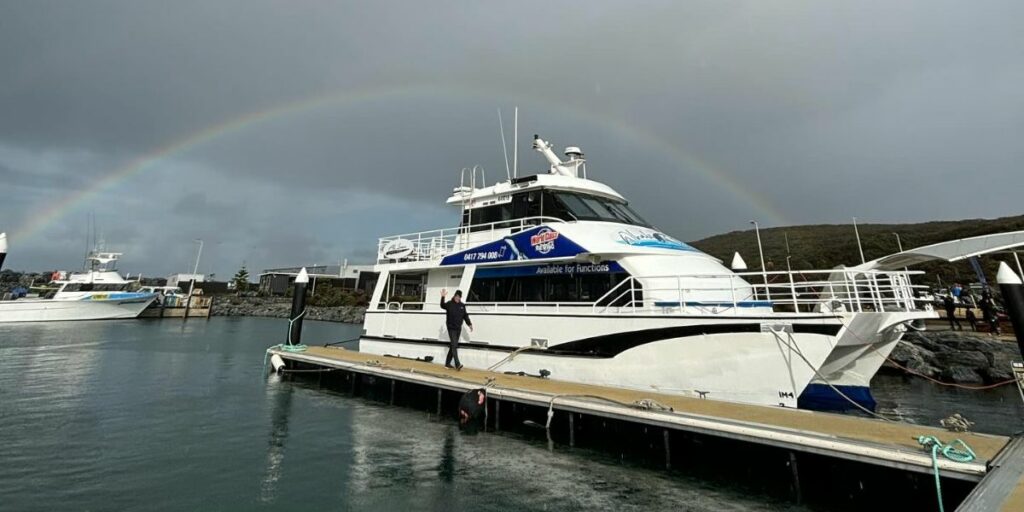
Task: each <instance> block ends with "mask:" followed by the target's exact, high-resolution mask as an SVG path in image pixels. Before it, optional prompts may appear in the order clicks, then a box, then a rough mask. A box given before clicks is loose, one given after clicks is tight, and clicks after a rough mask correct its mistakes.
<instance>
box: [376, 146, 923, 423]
mask: <svg viewBox="0 0 1024 512" xmlns="http://www.w3.org/2000/svg"><path fill="white" fill-rule="evenodd" d="M534 149H536V150H537V151H538V152H540V153H541V154H542V155H544V157H545V158H546V160H547V161H548V163H549V164H550V167H549V169H548V171H547V172H546V173H538V174H535V175H530V176H523V177H518V176H509V179H508V180H507V181H502V182H499V183H496V184H494V185H491V186H486V184H484V183H478V182H477V180H478V176H477V173H476V172H475V171H474V172H472V173H471V175H470V176H469V177H468V181H467V176H466V173H465V172H464V173H463V179H462V182H461V183H460V184H459V187H457V188H456V189H455V190H454V193H453V195H452V196H451V197H450V198H449V199H448V201H447V202H448V204H450V205H455V206H458V207H460V209H461V214H462V221H461V223H460V224H459V226H458V227H456V228H450V229H441V230H435V231H429V232H421V233H412V234H406V235H399V236H391V237H385V238H381V239H380V240H379V242H378V250H377V253H378V260H377V266H376V270H377V271H379V272H380V278H379V281H378V283H377V286H376V289H375V290H374V293H373V296H372V298H371V301H370V308H369V310H368V311H367V314H366V321H365V334H364V335H363V337H362V338H361V340H360V349H361V350H363V351H366V352H370V353H375V354H382V355H383V354H387V355H396V356H401V357H411V358H420V359H423V358H428V357H429V358H433V360H436V361H440V360H442V359H443V358H444V356H445V353H446V351H447V346H448V341H447V340H448V333H447V331H446V328H445V326H444V316H443V315H444V311H443V310H442V308H441V306H440V296H441V292H442V290H446V289H447V290H454V289H460V290H462V291H463V292H464V293H465V295H466V305H467V311H468V313H469V314H470V315H471V317H472V318H473V325H474V329H473V331H472V332H469V331H468V330H463V331H462V332H461V337H462V339H461V341H462V343H461V345H460V349H459V352H460V356H461V359H462V361H463V362H464V363H465V365H466V366H468V367H474V368H486V369H492V370H496V371H508V372H514V373H523V374H528V375H537V376H544V377H550V378H552V379H560V380H567V381H575V382H583V383H590V384H599V385H606V386H617V387H624V388H631V389H644V390H652V391H658V392H664V393H674V394H681V395H688V396H694V397H699V398H706V399H717V400H729V401H737V402H746V403H755V404H764V405H779V406H785V407H796V406H797V405H798V403H799V400H800V398H801V395H803V394H804V393H805V392H806V391H807V390H808V389H809V387H810V389H811V390H816V389H817V387H816V386H811V384H812V381H813V383H814V384H821V385H824V386H826V387H827V389H828V391H829V393H819V394H820V395H821V396H818V395H819V394H815V396H814V397H813V398H815V400H809V401H808V400H806V399H805V400H804V402H805V403H806V404H807V406H809V407H815V408H819V407H821V408H828V407H827V406H828V404H827V403H825V402H828V401H829V400H842V401H851V402H855V403H858V404H859V405H867V406H872V405H873V400H872V399H871V397H870V391H869V389H868V385H869V382H870V379H871V377H872V376H873V375H874V373H875V372H876V371H877V369H878V366H879V365H880V364H881V361H883V360H884V357H885V356H886V355H888V352H889V351H891V349H892V347H894V346H895V343H896V342H898V340H899V338H900V337H901V336H902V333H903V332H904V330H905V327H904V325H905V324H907V323H908V322H911V321H913V320H915V319H919V318H929V317H933V316H934V315H935V313H934V312H933V311H931V309H930V308H920V307H918V306H917V305H916V303H915V300H914V294H913V291H914V290H913V286H912V285H911V283H910V279H909V275H910V274H911V273H908V272H903V271H893V272H877V271H870V270H861V269H858V270H854V271H850V272H845V271H843V270H842V269H840V270H821V271H792V272H765V271H762V272H734V271H733V270H730V269H729V268H727V267H726V266H725V265H723V263H722V262H721V261H719V260H718V259H716V258H714V257H712V256H709V255H707V254H704V253H703V252H701V251H699V250H697V249H695V248H693V247H691V246H689V245H687V244H685V243H683V242H681V241H679V240H677V239H675V238H673V237H671V236H669V235H667V234H665V233H664V232H662V231H660V230H658V229H656V228H655V227H654V226H652V225H651V224H650V223H648V222H647V221H645V220H644V219H643V217H641V216H640V215H639V214H638V213H637V212H636V211H635V210H634V209H633V207H632V206H631V205H630V204H629V203H628V201H627V200H626V198H624V197H623V196H622V195H620V194H619V193H618V192H616V191H615V190H613V189H612V188H611V187H608V186H607V185H605V184H603V183H599V182H597V181H594V180H592V179H588V178H587V175H586V162H585V160H584V159H583V153H582V152H581V151H580V150H579V148H576V147H569V148H567V149H566V152H565V154H566V156H567V159H566V160H565V161H563V160H561V159H559V158H558V157H557V156H556V155H555V153H554V152H553V151H552V150H551V145H550V144H549V143H548V142H546V141H544V140H542V139H540V138H539V137H535V140H534ZM480 179H482V177H481V178H480ZM478 184H479V185H480V186H478ZM830 377H831V378H835V379H837V380H838V381H839V382H835V383H833V382H832V381H831V380H829V379H830ZM826 395H827V396H826Z"/></svg>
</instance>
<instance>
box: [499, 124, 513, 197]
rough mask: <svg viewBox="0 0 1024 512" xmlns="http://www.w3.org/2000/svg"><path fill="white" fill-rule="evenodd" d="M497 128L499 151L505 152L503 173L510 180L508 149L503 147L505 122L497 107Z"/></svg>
mask: <svg viewBox="0 0 1024 512" xmlns="http://www.w3.org/2000/svg"><path fill="white" fill-rule="evenodd" d="M498 129H499V130H500V131H501V152H502V153H504V154H505V175H506V176H508V180H509V181H512V171H509V169H508V149H507V148H506V147H505V123H504V122H502V120H501V109H500V108H499V109H498Z"/></svg>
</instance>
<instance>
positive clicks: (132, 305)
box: [0, 294, 156, 323]
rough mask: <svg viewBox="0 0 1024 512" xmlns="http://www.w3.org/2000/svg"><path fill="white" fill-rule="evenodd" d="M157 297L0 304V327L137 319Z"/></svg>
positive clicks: (26, 300) (27, 300)
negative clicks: (16, 324)
mask: <svg viewBox="0 0 1024 512" xmlns="http://www.w3.org/2000/svg"><path fill="white" fill-rule="evenodd" d="M155 297H156V295H152V294H145V295H140V296H138V297H131V298H126V299H111V300H52V299H19V300H11V301H0V323H12V322H64V321H76V320H116V319H126V318H136V317H138V316H139V314H140V313H142V311H143V310H144V309H146V306H148V305H149V303H150V302H152V301H153V299H154V298H155Z"/></svg>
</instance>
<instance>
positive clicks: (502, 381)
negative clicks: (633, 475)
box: [270, 347, 1024, 510]
mask: <svg viewBox="0 0 1024 512" xmlns="http://www.w3.org/2000/svg"><path fill="white" fill-rule="evenodd" d="M270 352H271V353H272V354H278V355H280V356H281V357H282V358H283V359H285V360H286V361H296V362H301V363H306V364H311V365H315V366H319V367H326V368H335V369H340V370H345V371H350V372H354V373H359V374H368V375H374V376H378V377H384V378H389V379H394V380H398V381H403V382H412V383H416V384H421V385H425V386H430V387H434V388H438V389H448V390H457V391H458V390H462V391H464V390H470V389H475V388H479V387H484V386H487V387H488V393H489V396H490V397H491V398H496V399H499V400H505V401H513V402H519V403H524V404H530V405H536V406H542V407H545V408H548V407H552V408H553V409H554V410H556V411H571V412H579V413H585V414H591V415H596V416H602V417H606V418H615V419H622V420H627V421H633V422H639V423H643V424H648V425H655V426H661V427H665V428H669V429H676V430H682V431H690V432H696V433H701V434H706V435H711V436H718V437H724V438H729V439H734V440H740V441H746V442H753V443H757V444H761V445H768V446H773V447H781V448H785V449H789V450H793V451H795V452H809V453H815V454H819V455H825V456H829V457H837V458H841V459H847V460H854V461H859V462H864V463H869V464H877V465H881V466H887V467H892V468H897V469H901V470H908V471H914V472H919V473H931V472H932V471H933V469H932V459H931V456H930V453H929V452H926V451H925V450H924V449H923V448H922V447H921V446H920V445H919V444H918V442H917V438H918V436H923V435H933V436H936V437H938V438H939V439H941V440H942V441H944V442H949V441H952V440H953V439H954V438H960V439H962V440H963V441H964V442H966V443H967V444H969V445H970V446H971V448H972V449H973V450H974V451H975V453H976V454H977V459H976V460H975V461H973V462H969V463H961V462H955V461H952V460H948V459H944V458H940V459H939V461H938V465H939V468H940V470H941V473H942V476H943V477H946V478H955V479H960V480H967V481H973V482H978V481H981V480H982V479H983V478H985V476H986V473H988V467H989V462H990V461H992V460H993V459H995V458H996V457H997V455H998V454H1000V452H1002V451H1003V450H1004V448H1006V447H1007V445H1008V444H1009V443H1010V439H1009V438H1007V437H1004V436H998V435H987V434H977V433H952V432H949V431H947V430H944V429H940V428H936V427H929V426H922V425H913V424H908V423H897V422H888V421H882V420H877V419H869V418H860V417H853V416H845V415H839V414H830V413H821V412H813V411H804V410H797V409H787V408H780V407H766V406H758V405H748V404H739V403H732V402H722V401H715V400H702V399H698V398H690V397H683V396H675V395H668V394H661V393H654V392H647V391H639V390H632V389H622V388H612V387H604V386H592V385H586V384H577V383H571V382H563V381H557V380H550V379H541V378H537V377H530V376H518V375H506V374H503V373H497V372H489V371H482V370H472V369H468V368H467V369H463V370H462V371H455V370H449V369H446V368H444V367H443V366H442V365H440V364H436V363H427V362H423V361H415V360H409V359H403V358H397V357H388V356H379V355H374V354H365V353H360V352H356V351H351V350H345V349H341V348H333V347H309V348H308V349H307V350H305V351H303V352H291V351H284V350H281V349H280V348H272V349H271V350H270ZM641 400H653V401H654V402H656V403H657V404H660V405H663V406H667V407H671V408H672V411H671V412H670V411H661V410H655V409H652V408H646V409H645V408H639V407H637V405H636V404H637V402H638V401H641ZM1014 444H1021V443H1014ZM1022 449H1024V448H1022ZM1022 458H1024V457H1022ZM1004 473H1005V474H1007V475H1008V476H1009V473H1013V471H1007V472H1004ZM1019 476H1020V475H1019V473H1018V474H1017V480H1019ZM1011 478H1012V476H1011ZM1006 491H1007V493H1009V492H1015V494H1014V495H1013V496H1014V497H1013V498H1010V499H1015V500H1019V499H1021V498H1024V484H1022V483H1020V482H1018V485H1017V487H1016V490H1015V491H1014V490H1013V488H1009V489H1006ZM1003 497H1004V498H1008V495H1005V494H1004V496H1003ZM1017 510H1024V509H1017Z"/></svg>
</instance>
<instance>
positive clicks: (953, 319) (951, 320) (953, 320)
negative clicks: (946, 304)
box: [946, 309, 964, 331]
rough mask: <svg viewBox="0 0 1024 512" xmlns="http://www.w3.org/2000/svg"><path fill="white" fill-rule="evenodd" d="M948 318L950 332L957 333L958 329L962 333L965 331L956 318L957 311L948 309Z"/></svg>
mask: <svg viewBox="0 0 1024 512" xmlns="http://www.w3.org/2000/svg"><path fill="white" fill-rule="evenodd" d="M946 317H947V319H948V320H949V329H950V330H952V331H955V330H957V329H960V330H961V331H962V330H964V328H963V327H962V326H961V325H960V319H959V318H957V317H956V310H955V309H954V310H948V309H947V310H946ZM954 324H955V325H954Z"/></svg>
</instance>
